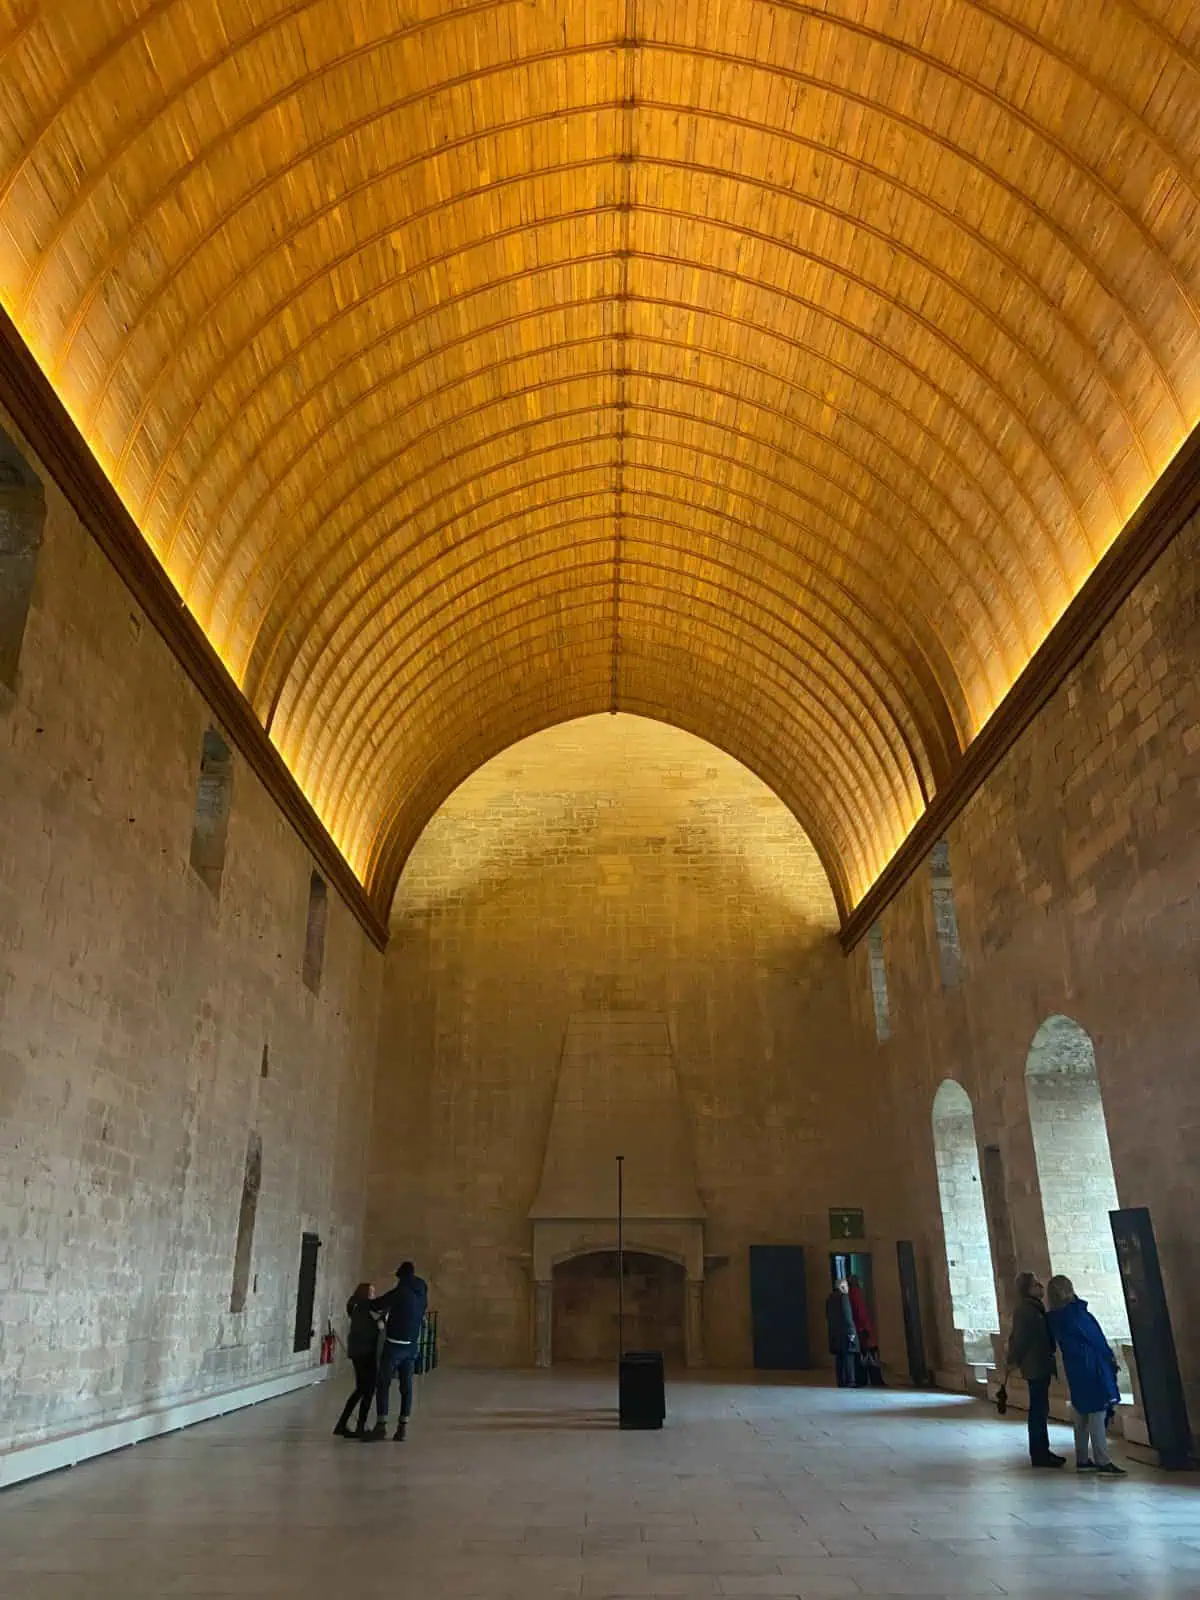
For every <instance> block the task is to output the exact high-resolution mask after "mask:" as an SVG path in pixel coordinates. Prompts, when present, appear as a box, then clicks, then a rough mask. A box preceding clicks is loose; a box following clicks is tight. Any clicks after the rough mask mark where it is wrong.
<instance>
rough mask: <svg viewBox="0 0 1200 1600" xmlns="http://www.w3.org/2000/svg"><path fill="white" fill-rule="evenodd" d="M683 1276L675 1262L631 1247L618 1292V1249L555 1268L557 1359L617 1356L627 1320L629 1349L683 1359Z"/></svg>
mask: <svg viewBox="0 0 1200 1600" xmlns="http://www.w3.org/2000/svg"><path fill="white" fill-rule="evenodd" d="M684 1315H685V1309H684V1277H683V1268H682V1267H681V1266H679V1265H678V1263H677V1262H674V1261H667V1260H665V1259H664V1258H663V1257H662V1256H647V1255H642V1254H640V1253H639V1252H638V1251H632V1250H631V1251H627V1252H626V1254H625V1258H624V1272H623V1282H622V1289H621V1294H620V1296H618V1294H617V1256H616V1252H615V1251H606V1252H598V1253H596V1254H594V1255H586V1256H573V1257H572V1258H571V1260H570V1261H564V1262H562V1263H561V1265H559V1266H558V1267H556V1268H555V1269H554V1300H553V1340H552V1344H553V1350H554V1364H555V1365H556V1366H558V1365H562V1364H570V1363H571V1362H582V1363H584V1364H589V1365H593V1366H594V1365H597V1364H600V1363H603V1362H612V1361H615V1360H616V1356H617V1348H618V1345H619V1343H620V1342H621V1340H620V1336H619V1329H620V1327H621V1323H622V1318H623V1321H624V1348H625V1349H626V1350H661V1351H662V1353H663V1359H664V1360H665V1361H666V1362H667V1363H668V1364H669V1365H670V1366H673V1367H682V1366H683V1362H684V1331H683V1325H684Z"/></svg>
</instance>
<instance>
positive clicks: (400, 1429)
mask: <svg viewBox="0 0 1200 1600" xmlns="http://www.w3.org/2000/svg"><path fill="white" fill-rule="evenodd" d="M407 1432H408V1423H407V1422H406V1421H405V1420H403V1419H401V1421H399V1422H398V1423H397V1424H396V1431H395V1433H394V1434H393V1435H392V1442H393V1444H403V1443H404V1436H405V1434H406V1433H407Z"/></svg>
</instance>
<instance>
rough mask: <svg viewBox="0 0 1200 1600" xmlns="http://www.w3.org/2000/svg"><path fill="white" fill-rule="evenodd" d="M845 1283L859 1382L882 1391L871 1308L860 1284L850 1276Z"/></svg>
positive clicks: (858, 1280)
mask: <svg viewBox="0 0 1200 1600" xmlns="http://www.w3.org/2000/svg"><path fill="white" fill-rule="evenodd" d="M846 1281H847V1285H848V1288H847V1293H846V1298H847V1300H848V1301H849V1302H850V1315H851V1317H852V1318H853V1321H854V1334H855V1338H856V1340H857V1343H858V1368H859V1371H860V1373H861V1381H862V1382H863V1383H864V1384H869V1385H870V1386H871V1387H872V1388H874V1389H882V1388H883V1386H884V1384H883V1364H882V1362H881V1361H880V1359H879V1340H878V1338H877V1336H876V1333H875V1324H874V1323H873V1322H872V1320H871V1308H870V1306H869V1305H868V1304H867V1297H866V1295H865V1294H864V1293H863V1286H862V1282H861V1280H860V1279H859V1278H857V1277H856V1276H854V1274H851V1276H850V1277H849V1278H848V1279H847V1280H846Z"/></svg>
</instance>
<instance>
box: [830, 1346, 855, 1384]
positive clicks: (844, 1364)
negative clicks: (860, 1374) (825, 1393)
mask: <svg viewBox="0 0 1200 1600" xmlns="http://www.w3.org/2000/svg"><path fill="white" fill-rule="evenodd" d="M833 1361H834V1368H835V1370H836V1372H837V1386H838V1388H839V1389H855V1388H857V1387H858V1383H857V1374H856V1371H855V1368H856V1367H857V1365H858V1358H857V1356H856V1355H855V1353H854V1351H853V1350H839V1351H838V1352H837V1354H836V1355H835V1356H834V1358H833Z"/></svg>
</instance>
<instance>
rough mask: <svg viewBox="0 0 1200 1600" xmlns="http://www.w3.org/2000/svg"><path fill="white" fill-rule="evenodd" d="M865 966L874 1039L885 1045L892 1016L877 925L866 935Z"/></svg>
mask: <svg viewBox="0 0 1200 1600" xmlns="http://www.w3.org/2000/svg"><path fill="white" fill-rule="evenodd" d="M867 965H868V968H869V970H870V974H871V999H872V1001H873V1003H874V1006H875V1037H876V1039H877V1040H878V1041H879V1043H880V1044H885V1043H886V1042H887V1041H888V1040H889V1039H890V1038H891V1037H892V1015H891V1009H890V1007H889V1005H888V986H887V966H886V964H885V962H884V959H883V929H882V928H881V927H880V926H879V924H878V923H875V925H874V926H873V927H872V929H871V931H870V933H868V934H867Z"/></svg>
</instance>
